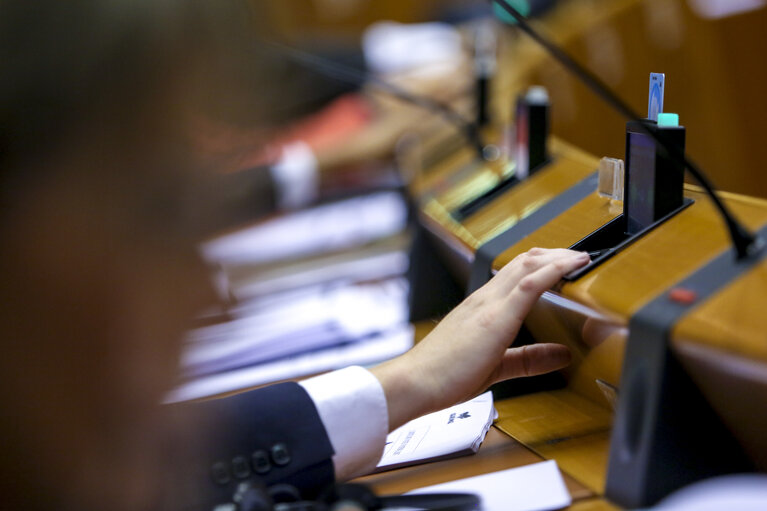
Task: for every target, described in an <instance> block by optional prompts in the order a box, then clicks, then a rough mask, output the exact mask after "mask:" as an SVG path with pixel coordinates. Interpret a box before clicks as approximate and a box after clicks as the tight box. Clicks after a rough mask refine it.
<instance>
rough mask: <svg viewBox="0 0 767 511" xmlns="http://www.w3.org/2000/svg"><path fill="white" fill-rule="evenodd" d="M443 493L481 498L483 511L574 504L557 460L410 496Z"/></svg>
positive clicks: (544, 509) (543, 509)
mask: <svg viewBox="0 0 767 511" xmlns="http://www.w3.org/2000/svg"><path fill="white" fill-rule="evenodd" d="M444 492H467V493H474V494H476V495H479V496H480V498H481V499H482V507H481V508H480V510H481V511H547V510H553V509H562V508H564V507H567V506H569V505H570V504H571V503H572V498H571V497H570V493H569V492H568V491H567V487H566V486H565V482H564V480H563V479H562V474H560V472H559V468H558V467H557V462H556V461H554V460H549V461H543V462H541V463H534V464H532V465H526V466H524V467H518V468H510V469H508V470H501V471H500V472H492V473H490V474H484V475H481V476H476V477H469V478H466V479H459V480H458V481H451V482H449V483H443V484H437V485H434V486H428V487H426V488H420V489H418V490H415V491H413V492H411V493H413V494H416V493H418V494H420V493H444Z"/></svg>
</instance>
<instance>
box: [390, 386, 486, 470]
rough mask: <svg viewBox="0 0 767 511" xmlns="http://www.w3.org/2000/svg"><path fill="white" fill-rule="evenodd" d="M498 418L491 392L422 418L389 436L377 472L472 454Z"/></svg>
mask: <svg viewBox="0 0 767 511" xmlns="http://www.w3.org/2000/svg"><path fill="white" fill-rule="evenodd" d="M496 417H497V413H496V411H495V408H493V394H492V392H485V393H484V394H482V395H480V396H477V397H475V398H474V399H472V400H471V401H467V402H465V403H461V404H459V405H455V406H451V407H450V408H446V409H445V410H440V411H439V412H434V413H430V414H429V415H424V416H423V417H420V418H418V419H415V420H413V421H410V422H408V423H407V424H405V425H404V426H402V427H399V428H397V429H395V430H394V431H392V432H391V433H389V436H387V437H386V447H385V449H384V454H383V457H382V458H381V461H380V462H379V463H378V470H379V471H381V470H389V469H392V468H397V467H402V466H405V465H414V464H417V463H425V462H427V461H436V460H441V459H447V458H453V457H456V456H462V455H466V454H474V453H476V452H477V450H478V449H479V446H480V445H481V444H482V441H483V440H484V439H485V435H486V434H487V431H488V430H489V429H490V426H491V425H492V424H493V420H494V419H495V418H496Z"/></svg>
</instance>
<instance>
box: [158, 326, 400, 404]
mask: <svg viewBox="0 0 767 511" xmlns="http://www.w3.org/2000/svg"><path fill="white" fill-rule="evenodd" d="M412 347H413V327H412V326H411V325H409V324H405V325H402V326H400V327H397V328H395V329H392V330H389V331H386V332H383V333H381V334H380V335H377V336H374V337H371V338H369V339H362V340H358V341H357V342H353V343H351V344H345V345H342V346H336V347H332V348H327V349H323V350H318V351H313V352H310V353H304V354H300V355H296V356H292V357H286V358H281V359H279V360H276V361H274V362H268V363H264V364H258V365H255V366H252V367H246V368H243V369H239V370H235V371H229V372H226V373H221V374H214V375H211V376H205V377H201V378H197V379H194V380H192V381H189V382H186V383H183V384H181V385H180V386H179V387H177V388H176V389H174V390H173V391H171V392H170V393H169V394H168V395H167V396H165V400H164V401H165V402H166V403H175V402H178V401H188V400H191V399H199V398H203V397H211V396H215V395H219V394H224V393H226V392H234V391H237V390H243V389H247V388H249V387H255V386H256V385H263V384H265V383H271V382H275V381H279V380H286V379H289V378H298V377H301V376H308V375H311V374H317V373H321V372H323V371H331V370H333V369H341V368H343V367H347V366H350V365H367V364H374V363H376V362H381V361H383V360H388V359H390V358H392V357H396V356H397V355H401V354H402V353H404V352H406V351H407V350H409V349H410V348H412Z"/></svg>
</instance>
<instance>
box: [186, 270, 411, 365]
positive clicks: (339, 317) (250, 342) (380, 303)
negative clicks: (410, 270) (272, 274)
mask: <svg viewBox="0 0 767 511" xmlns="http://www.w3.org/2000/svg"><path fill="white" fill-rule="evenodd" d="M407 291H408V286H407V281H406V279H405V278H404V277H399V278H393V279H388V280H386V281H381V282H375V283H367V284H351V285H333V286H317V287H312V288H305V289H302V290H300V291H298V292H291V293H286V294H285V295H284V296H282V297H280V296H277V295H272V296H269V297H265V298H264V299H258V300H256V299H254V300H251V301H249V302H246V303H243V304H241V305H240V306H239V307H238V308H237V309H233V311H232V315H233V316H234V317H233V319H232V320H231V321H229V322H226V323H220V324H216V325H210V326H206V327H202V328H198V329H197V330H195V331H193V332H191V333H190V334H189V336H188V343H187V346H186V347H185V350H184V353H183V356H182V359H181V366H182V370H183V373H184V375H186V376H188V377H191V376H202V375H206V374H214V373H219V372H223V371H227V370H233V369H239V368H242V367H246V366H250V365H254V364H258V363H264V362H268V361H272V360H277V359H279V358H282V357H287V356H292V355H299V354H302V353H308V352H310V351H316V350H319V349H324V348H329V347H332V346H339V345H343V344H348V343H352V342H356V341H358V340H362V339H367V338H369V337H372V336H375V335H376V334H378V333H380V332H386V331H389V330H392V329H395V328H398V327H400V326H401V325H404V324H405V323H406V322H407V312H408V311H407Z"/></svg>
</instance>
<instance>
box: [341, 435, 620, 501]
mask: <svg viewBox="0 0 767 511" xmlns="http://www.w3.org/2000/svg"><path fill="white" fill-rule="evenodd" d="M539 461H544V458H542V457H541V456H539V455H537V454H536V453H534V452H533V451H531V450H530V449H528V448H527V447H525V446H524V445H522V444H521V443H519V442H517V441H516V440H514V439H513V438H511V437H510V436H508V435H506V434H504V433H503V432H501V431H500V430H499V429H498V428H496V427H495V426H494V427H492V428H490V431H489V432H488V433H487V437H486V438H485V441H484V442H483V443H482V446H481V447H480V449H479V452H477V454H475V455H472V456H463V457H461V458H454V459H451V460H444V461H437V462H434V463H426V464H424V465H416V466H412V467H405V468H400V469H396V470H391V471H388V472H382V473H380V474H374V475H370V476H366V477H361V478H358V479H357V480H356V482H360V483H364V484H367V485H369V486H371V487H372V488H373V489H375V491H376V492H377V493H379V494H384V495H385V494H392V493H403V492H407V491H411V490H414V489H416V488H421V487H423V486H430V485H433V484H439V483H443V482H447V481H454V480H456V479H463V478H465V477H472V476H476V475H481V474H487V473H489V472H496V471H499V470H504V469H507V468H514V467H521V466H524V465H529V464H531V463H537V462H539ZM563 475H564V480H565V484H566V485H567V489H568V491H569V492H570V495H571V496H572V498H573V504H572V506H570V507H568V508H567V509H569V510H572V511H611V510H615V509H618V508H616V507H614V506H612V505H611V504H610V503H608V502H607V501H605V500H604V499H602V498H599V497H597V496H595V493H594V492H593V491H592V490H590V489H589V488H588V487H587V486H585V485H583V484H581V483H580V482H579V481H576V480H575V479H574V478H572V477H570V476H569V475H567V474H563Z"/></svg>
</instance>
